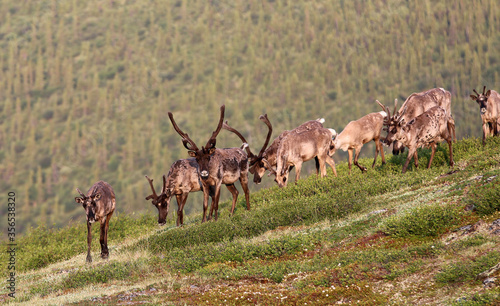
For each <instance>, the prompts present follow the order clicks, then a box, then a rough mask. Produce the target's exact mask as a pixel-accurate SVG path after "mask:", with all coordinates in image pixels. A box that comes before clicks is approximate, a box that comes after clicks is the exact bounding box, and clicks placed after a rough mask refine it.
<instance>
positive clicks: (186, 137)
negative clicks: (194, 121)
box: [168, 112, 198, 151]
mask: <svg viewBox="0 0 500 306" xmlns="http://www.w3.org/2000/svg"><path fill="white" fill-rule="evenodd" d="M168 117H169V118H170V122H172V125H173V127H174V130H175V131H176V132H177V133H178V134H179V135H181V137H182V144H184V147H185V148H186V149H188V150H190V151H198V146H197V145H196V144H195V143H194V141H192V140H191V138H189V135H188V134H187V133H184V132H183V131H181V129H180V128H179V127H178V126H177V123H175V120H174V115H173V114H172V113H171V112H168ZM188 144H189V145H190V146H188Z"/></svg>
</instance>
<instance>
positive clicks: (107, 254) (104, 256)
mask: <svg viewBox="0 0 500 306" xmlns="http://www.w3.org/2000/svg"><path fill="white" fill-rule="evenodd" d="M108 257H109V253H101V258H102V259H108Z"/></svg>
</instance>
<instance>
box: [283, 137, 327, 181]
mask: <svg viewBox="0 0 500 306" xmlns="http://www.w3.org/2000/svg"><path fill="white" fill-rule="evenodd" d="M335 135H336V133H335V131H334V130H332V129H327V128H324V127H320V128H311V129H300V130H292V131H290V132H289V133H288V134H287V135H285V136H284V137H283V138H282V139H281V141H280V143H279V145H278V151H277V152H276V157H277V158H276V179H275V180H276V182H277V183H278V186H280V187H286V186H287V184H288V175H289V173H290V169H291V167H293V166H295V167H296V168H295V183H297V181H298V180H299V177H300V171H301V169H302V164H303V163H304V162H306V161H308V160H311V159H313V158H315V157H316V158H317V162H318V164H319V168H320V171H321V177H324V176H326V165H325V163H327V164H328V165H330V167H331V168H332V170H333V173H334V175H335V176H337V170H336V169H335V161H334V160H333V159H332V158H331V157H330V156H329V155H328V154H329V153H330V149H331V146H332V138H333V137H334V136H335Z"/></svg>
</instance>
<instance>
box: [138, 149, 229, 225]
mask: <svg viewBox="0 0 500 306" xmlns="http://www.w3.org/2000/svg"><path fill="white" fill-rule="evenodd" d="M145 177H146V179H147V180H148V182H149V186H150V187H151V191H152V194H150V195H148V196H147V197H146V201H147V200H151V204H153V206H155V207H156V209H158V224H159V225H165V224H166V222H167V221H166V220H167V216H168V211H169V209H170V201H171V199H172V197H173V196H174V195H175V198H176V200H177V226H178V227H179V226H183V225H184V206H185V205H186V201H187V198H188V195H189V193H190V192H197V191H200V190H202V185H201V182H200V177H199V174H198V163H197V162H196V159H195V158H187V159H180V160H177V161H175V162H174V163H173V164H172V166H170V170H169V171H168V174H167V176H165V175H163V185H162V189H161V192H160V194H159V195H158V194H157V193H156V191H155V188H154V186H153V179H150V178H149V177H148V176H147V175H145ZM228 189H229V190H231V188H230V187H228ZM209 195H210V197H211V198H212V201H213V197H214V193H213V190H212V189H210V190H209Z"/></svg>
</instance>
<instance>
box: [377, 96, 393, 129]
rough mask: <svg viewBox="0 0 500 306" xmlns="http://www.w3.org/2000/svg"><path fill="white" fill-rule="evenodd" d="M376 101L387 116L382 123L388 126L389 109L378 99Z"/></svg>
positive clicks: (389, 119)
mask: <svg viewBox="0 0 500 306" xmlns="http://www.w3.org/2000/svg"><path fill="white" fill-rule="evenodd" d="M376 102H377V103H378V105H380V107H382V109H383V110H384V112H386V113H387V118H385V119H384V125H387V126H389V125H390V123H391V111H390V110H389V108H388V107H387V106H385V105H383V104H382V103H380V102H379V100H376Z"/></svg>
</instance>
